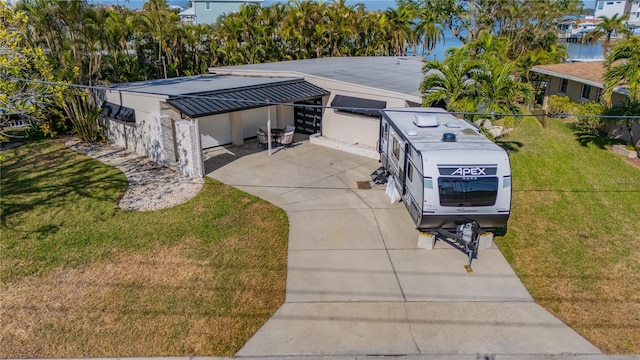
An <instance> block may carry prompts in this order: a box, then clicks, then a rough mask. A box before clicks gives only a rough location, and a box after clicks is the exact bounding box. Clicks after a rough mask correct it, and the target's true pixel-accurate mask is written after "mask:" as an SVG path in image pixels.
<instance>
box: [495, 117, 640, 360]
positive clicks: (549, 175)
mask: <svg viewBox="0 0 640 360" xmlns="http://www.w3.org/2000/svg"><path fill="white" fill-rule="evenodd" d="M578 140H579V139H577V137H576V134H574V133H573V132H572V131H571V130H570V129H569V128H568V127H567V125H566V124H564V123H563V122H562V121H560V120H556V119H549V120H548V126H547V128H546V129H542V128H541V127H540V125H539V124H538V123H537V122H536V121H535V120H533V119H527V120H525V121H523V123H522V124H521V125H520V126H518V127H516V128H515V129H514V130H513V131H512V132H511V133H510V134H509V136H508V137H507V138H506V139H505V145H509V146H510V147H511V148H512V149H514V150H513V151H512V152H511V164H512V173H513V200H512V211H511V218H510V220H509V226H508V231H507V234H506V236H504V237H499V238H496V242H497V243H498V246H499V247H500V250H501V251H502V253H503V254H504V255H505V256H506V258H507V260H508V261H509V262H510V263H511V265H512V267H513V268H514V270H515V271H516V273H517V274H518V276H519V277H520V279H521V280H522V282H523V283H524V285H525V286H526V287H527V289H528V290H529V292H530V293H531V294H532V296H533V298H534V299H535V301H536V302H537V303H538V304H540V305H542V306H543V307H545V308H546V309H547V310H549V311H551V312H552V313H553V314H554V315H556V316H557V317H558V318H560V319H561V320H562V321H564V322H565V323H567V324H568V325H570V326H571V327H572V328H573V329H574V330H576V331H577V332H579V333H580V334H582V335H583V336H584V337H585V338H587V339H588V340H590V341H591V342H592V343H593V344H594V345H596V346H597V347H599V348H600V349H601V350H602V351H604V352H607V353H636V354H637V353H640V217H639V216H640V169H638V168H636V167H633V166H631V165H630V164H628V163H626V162H625V161H624V159H623V158H622V157H621V156H618V155H615V154H613V153H612V152H610V151H608V150H606V149H602V148H599V147H598V146H596V145H595V144H594V143H585V144H584V145H583V144H581V143H580V141H578Z"/></svg>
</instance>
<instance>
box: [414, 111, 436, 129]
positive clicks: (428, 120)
mask: <svg viewBox="0 0 640 360" xmlns="http://www.w3.org/2000/svg"><path fill="white" fill-rule="evenodd" d="M413 123H414V124H415V125H416V126H417V127H437V126H438V125H440V123H439V122H438V115H436V114H428V113H422V114H414V115H413Z"/></svg>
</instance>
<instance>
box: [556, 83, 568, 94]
mask: <svg viewBox="0 0 640 360" xmlns="http://www.w3.org/2000/svg"><path fill="white" fill-rule="evenodd" d="M568 84H569V80H567V79H562V81H560V90H559V91H558V92H559V93H561V94H566V93H567V85H568Z"/></svg>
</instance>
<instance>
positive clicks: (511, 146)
mask: <svg viewBox="0 0 640 360" xmlns="http://www.w3.org/2000/svg"><path fill="white" fill-rule="evenodd" d="M496 144H498V146H500V147H501V148H503V149H504V150H505V151H507V152H508V153H514V152H518V151H520V148H521V147H523V146H524V144H523V143H522V142H520V141H501V140H496Z"/></svg>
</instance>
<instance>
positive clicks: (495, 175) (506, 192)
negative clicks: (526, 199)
mask: <svg viewBox="0 0 640 360" xmlns="http://www.w3.org/2000/svg"><path fill="white" fill-rule="evenodd" d="M380 113H381V114H382V120H381V122H380V141H379V149H378V151H379V152H380V158H381V162H382V166H383V168H384V169H385V170H386V172H387V173H388V179H389V183H393V185H392V186H395V190H396V191H397V194H398V195H400V197H401V198H402V200H403V202H404V204H405V206H406V207H407V209H408V210H409V213H410V214H411V217H412V218H413V221H414V222H415V224H416V228H417V229H418V230H420V231H421V232H430V233H436V232H437V233H440V234H445V235H446V236H450V237H453V239H454V240H456V242H458V243H460V244H461V245H463V246H464V247H465V250H467V252H469V251H471V252H474V254H473V256H475V251H476V250H477V238H478V235H479V233H480V228H482V230H484V231H493V230H495V229H496V228H501V227H505V226H506V225H507V221H508V219H509V211H510V206H511V166H510V164H509V156H508V154H507V152H506V151H505V150H504V149H502V148H501V147H500V146H498V145H496V144H495V143H494V142H492V141H490V140H489V139H487V138H486V137H485V136H483V135H482V134H481V133H480V130H479V128H478V127H476V126H475V125H473V124H471V123H469V122H468V121H465V120H463V119H458V118H456V117H455V116H453V115H452V114H451V113H448V112H446V111H445V110H443V109H439V108H399V109H383V110H381V111H380ZM469 230H472V232H473V234H472V235H469V234H468V232H469ZM449 231H453V232H454V233H451V232H449ZM463 232H465V234H463ZM463 235H464V236H463ZM474 247H475V248H474ZM469 256H470V257H469V261H470V262H471V258H472V254H471V253H469ZM470 262H469V265H470V264H471V263H470Z"/></svg>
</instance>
